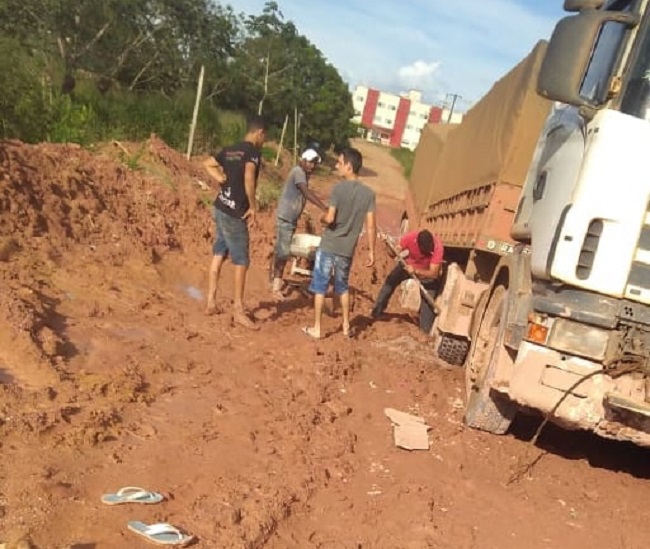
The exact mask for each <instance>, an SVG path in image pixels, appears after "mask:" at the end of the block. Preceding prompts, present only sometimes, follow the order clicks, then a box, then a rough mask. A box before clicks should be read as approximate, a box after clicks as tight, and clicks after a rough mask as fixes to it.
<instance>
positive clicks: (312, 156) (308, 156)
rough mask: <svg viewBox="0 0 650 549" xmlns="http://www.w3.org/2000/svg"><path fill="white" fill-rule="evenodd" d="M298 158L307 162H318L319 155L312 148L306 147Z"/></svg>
mask: <svg viewBox="0 0 650 549" xmlns="http://www.w3.org/2000/svg"><path fill="white" fill-rule="evenodd" d="M300 159H301V160H306V161H307V162H320V155H319V154H318V153H317V152H316V151H315V150H314V149H306V150H305V152H304V153H302V155H301V156H300Z"/></svg>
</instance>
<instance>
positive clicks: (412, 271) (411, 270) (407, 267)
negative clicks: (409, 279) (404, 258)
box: [404, 265, 415, 275]
mask: <svg viewBox="0 0 650 549" xmlns="http://www.w3.org/2000/svg"><path fill="white" fill-rule="evenodd" d="M404 270H405V271H406V272H407V273H408V274H410V275H414V274H415V268H414V267H413V266H412V265H405V266H404Z"/></svg>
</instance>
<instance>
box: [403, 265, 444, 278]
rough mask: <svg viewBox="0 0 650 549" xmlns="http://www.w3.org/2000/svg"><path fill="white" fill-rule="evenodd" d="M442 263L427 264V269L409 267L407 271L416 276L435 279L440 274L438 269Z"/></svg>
mask: <svg viewBox="0 0 650 549" xmlns="http://www.w3.org/2000/svg"><path fill="white" fill-rule="evenodd" d="M441 268H442V265H441V264H440V263H438V264H437V265H429V268H428V269H414V268H413V267H410V268H408V269H407V271H409V272H412V273H413V274H414V275H415V276H417V277H418V278H426V279H428V280H435V279H436V278H438V277H439V276H440V270H441Z"/></svg>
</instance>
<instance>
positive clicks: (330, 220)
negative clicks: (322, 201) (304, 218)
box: [320, 206, 336, 226]
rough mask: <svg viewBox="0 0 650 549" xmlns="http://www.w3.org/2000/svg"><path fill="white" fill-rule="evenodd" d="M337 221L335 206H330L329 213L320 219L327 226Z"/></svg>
mask: <svg viewBox="0 0 650 549" xmlns="http://www.w3.org/2000/svg"><path fill="white" fill-rule="evenodd" d="M335 219H336V208H335V207H334V206H329V207H328V208H327V211H326V212H325V213H324V214H323V216H322V217H321V218H320V220H321V222H322V223H323V224H324V225H327V226H329V225H331V224H332V223H334V220H335Z"/></svg>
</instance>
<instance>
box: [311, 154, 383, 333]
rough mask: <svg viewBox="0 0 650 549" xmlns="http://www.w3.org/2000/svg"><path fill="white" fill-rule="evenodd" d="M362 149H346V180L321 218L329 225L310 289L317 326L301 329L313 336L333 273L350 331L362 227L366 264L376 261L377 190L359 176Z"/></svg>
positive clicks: (342, 162) (341, 166)
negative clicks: (354, 272) (352, 288)
mask: <svg viewBox="0 0 650 549" xmlns="http://www.w3.org/2000/svg"><path fill="white" fill-rule="evenodd" d="M362 161H363V159H362V157H361V153H360V152H359V151H358V150H356V149H353V148H348V149H344V150H343V151H342V152H341V154H340V155H339V161H338V163H337V164H336V168H337V170H338V172H339V175H341V176H342V177H343V181H341V182H340V183H337V184H336V185H334V187H333V189H332V194H331V196H330V202H329V207H328V209H327V213H325V215H324V216H323V218H322V221H323V223H324V224H325V225H326V228H325V230H324V232H323V237H322V239H321V243H320V246H319V248H318V250H317V252H316V261H315V263H314V269H313V271H312V279H311V284H310V286H309V289H310V291H311V292H312V293H313V294H314V326H313V327H308V326H306V327H304V328H303V329H302V331H303V332H304V333H305V334H306V335H308V336H310V337H313V338H316V339H320V337H321V317H322V313H323V304H324V303H325V293H326V292H327V287H328V286H329V282H330V278H331V276H332V274H334V293H335V294H336V295H338V296H340V299H341V308H342V309H343V335H345V336H346V337H349V336H350V335H351V333H350V290H349V286H348V283H349V279H350V268H351V266H352V258H353V256H354V252H355V250H356V247H357V242H358V241H359V236H360V235H361V231H362V229H363V225H364V222H365V224H366V231H367V233H368V244H369V248H370V257H369V260H368V262H367V263H366V267H372V266H373V265H374V263H375V242H376V239H377V224H376V220H375V193H374V192H373V191H372V190H371V189H370V188H369V187H366V186H365V185H364V184H363V183H361V182H360V181H358V180H357V176H358V175H359V170H360V169H361V165H362Z"/></svg>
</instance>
